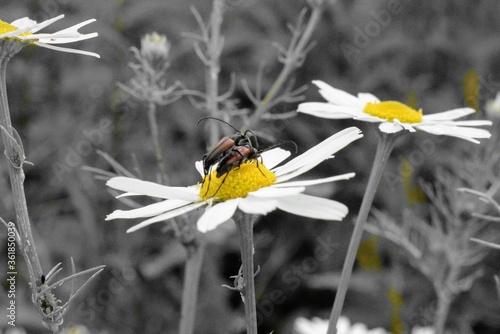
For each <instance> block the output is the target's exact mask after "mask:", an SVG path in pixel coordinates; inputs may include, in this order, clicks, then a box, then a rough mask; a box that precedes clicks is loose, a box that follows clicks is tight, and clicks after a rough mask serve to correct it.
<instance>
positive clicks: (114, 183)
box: [106, 176, 199, 202]
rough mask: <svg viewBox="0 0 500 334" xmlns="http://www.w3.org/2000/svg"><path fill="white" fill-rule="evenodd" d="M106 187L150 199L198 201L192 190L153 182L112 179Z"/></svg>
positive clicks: (128, 178) (126, 178)
mask: <svg viewBox="0 0 500 334" xmlns="http://www.w3.org/2000/svg"><path fill="white" fill-rule="evenodd" d="M106 185H107V186H108V187H110V188H113V189H116V190H121V191H125V192H131V193H134V194H138V195H146V196H151V197H158V198H171V199H180V200H184V201H190V202H192V201H197V200H198V199H199V197H198V194H197V193H196V190H195V189H194V188H189V187H167V186H164V185H161V184H157V183H154V182H149V181H142V180H139V179H133V178H130V177H124V176H118V177H114V178H112V179H110V180H108V182H106Z"/></svg>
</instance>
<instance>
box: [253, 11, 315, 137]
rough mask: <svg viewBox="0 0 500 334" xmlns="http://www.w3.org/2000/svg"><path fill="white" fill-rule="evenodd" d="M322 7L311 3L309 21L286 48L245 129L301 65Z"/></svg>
mask: <svg viewBox="0 0 500 334" xmlns="http://www.w3.org/2000/svg"><path fill="white" fill-rule="evenodd" d="M323 8H324V3H323V2H318V3H314V4H313V5H312V12H311V16H310V17H309V21H308V22H307V25H306V27H305V28H304V31H303V32H302V34H301V35H300V38H299V39H298V40H297V41H294V42H293V43H292V45H290V47H289V49H288V50H287V54H286V57H285V60H284V62H283V68H282V69H281V72H280V74H279V75H278V77H277V78H276V80H275V81H274V83H273V85H272V86H271V88H270V89H269V91H268V92H267V93H266V95H265V97H264V98H263V99H262V101H261V102H260V104H259V105H258V107H257V109H256V110H255V112H254V113H253V115H252V116H251V117H250V119H249V121H248V122H247V124H246V128H247V129H251V128H254V127H255V126H256V125H257V123H258V122H259V120H260V119H261V118H262V116H263V115H264V114H265V113H266V112H267V111H268V109H269V107H270V106H271V104H270V102H271V101H272V100H273V99H274V98H275V97H276V96H277V94H278V93H279V92H280V91H281V89H282V88H283V85H284V84H285V83H286V82H287V80H288V78H289V76H290V74H292V72H293V71H294V70H295V69H297V68H298V67H300V66H301V59H303V58H304V57H305V54H306V51H307V47H308V43H309V41H310V40H311V37H312V34H313V32H314V30H315V29H316V26H317V25H318V23H319V20H320V18H321V14H322V12H323Z"/></svg>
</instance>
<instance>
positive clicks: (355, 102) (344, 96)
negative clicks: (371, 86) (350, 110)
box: [312, 80, 365, 109]
mask: <svg viewBox="0 0 500 334" xmlns="http://www.w3.org/2000/svg"><path fill="white" fill-rule="evenodd" d="M312 83H313V84H315V85H316V86H318V88H319V93H320V94H321V96H323V98H324V99H325V100H327V101H328V102H330V103H333V104H337V105H342V106H350V107H355V108H361V109H362V108H363V107H364V105H365V104H364V103H363V102H362V101H360V100H359V99H358V98H357V97H356V96H354V95H351V94H349V93H347V92H344V91H343V90H340V89H337V88H333V87H332V86H330V85H329V84H327V83H325V82H323V81H320V80H314V81H313V82H312Z"/></svg>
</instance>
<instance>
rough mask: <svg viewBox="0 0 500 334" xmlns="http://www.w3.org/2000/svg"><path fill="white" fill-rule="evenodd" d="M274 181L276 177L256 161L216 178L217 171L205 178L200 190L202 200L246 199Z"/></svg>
mask: <svg viewBox="0 0 500 334" xmlns="http://www.w3.org/2000/svg"><path fill="white" fill-rule="evenodd" d="M275 181H276V175H274V173H273V172H271V171H270V170H269V169H267V168H266V166H264V164H263V163H262V162H260V161H257V160H251V161H247V162H245V163H243V164H241V166H240V167H239V168H238V167H236V168H234V169H233V170H231V171H230V172H229V173H226V174H224V175H221V177H219V178H218V177H217V171H215V170H214V171H213V172H212V173H211V174H210V175H207V176H205V179H204V180H203V184H202V185H201V189H200V197H201V198H202V199H203V200H205V201H206V200H209V199H211V198H218V199H220V200H223V201H227V200H230V199H233V198H239V197H246V196H247V195H248V193H249V192H252V191H256V190H259V189H260V188H264V187H268V186H270V185H272V184H274V182H275Z"/></svg>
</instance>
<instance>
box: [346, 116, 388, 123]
mask: <svg viewBox="0 0 500 334" xmlns="http://www.w3.org/2000/svg"><path fill="white" fill-rule="evenodd" d="M353 119H354V120H356V121H362V122H370V123H380V122H387V120H386V119H382V118H379V117H375V116H370V115H368V114H363V115H361V116H358V117H354V118H353Z"/></svg>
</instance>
